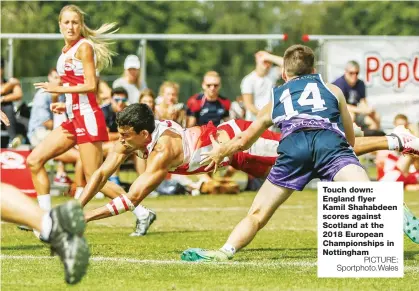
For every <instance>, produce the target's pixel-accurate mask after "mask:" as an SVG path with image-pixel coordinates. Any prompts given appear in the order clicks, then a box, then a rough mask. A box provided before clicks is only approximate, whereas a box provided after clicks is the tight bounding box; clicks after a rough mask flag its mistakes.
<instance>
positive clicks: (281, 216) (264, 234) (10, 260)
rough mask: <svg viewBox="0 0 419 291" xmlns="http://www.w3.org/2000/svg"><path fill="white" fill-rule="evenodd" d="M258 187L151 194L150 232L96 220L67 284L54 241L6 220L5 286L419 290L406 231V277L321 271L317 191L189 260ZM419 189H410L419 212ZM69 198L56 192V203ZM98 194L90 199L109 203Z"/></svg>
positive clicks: (120, 220)
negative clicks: (208, 259)
mask: <svg viewBox="0 0 419 291" xmlns="http://www.w3.org/2000/svg"><path fill="white" fill-rule="evenodd" d="M253 197H254V193H244V194H241V195H237V196H229V195H220V196H197V197H191V196H177V197H157V198H148V199H146V200H145V203H144V205H146V206H148V207H150V208H153V209H154V210H156V211H157V214H158V218H157V221H156V222H155V223H154V224H153V226H152V227H151V229H150V232H149V234H148V235H147V236H145V237H135V238H134V237H129V236H128V235H129V234H130V232H131V231H132V229H133V225H134V217H133V215H132V214H131V213H126V214H124V215H121V216H118V217H114V218H109V219H105V220H102V221H97V222H93V223H91V224H89V225H88V229H87V232H86V237H87V239H88V241H89V244H90V249H91V252H92V259H91V263H90V266H89V270H88V274H87V275H86V277H85V278H84V279H83V281H82V282H81V283H80V284H79V285H77V286H74V287H66V285H65V283H64V275H63V270H62V266H61V264H60V262H59V260H58V258H57V257H53V258H51V257H49V249H48V248H47V247H46V246H45V245H44V244H42V243H40V242H39V241H37V239H35V237H34V236H33V235H32V234H31V233H28V232H22V231H19V230H17V229H16V226H15V225H12V224H7V223H5V224H2V234H1V240H2V247H1V251H2V260H1V264H2V268H1V271H2V274H1V288H2V290H63V289H65V288H69V289H70V288H71V290H184V289H189V290H191V289H195V290H196V289H199V290H201V289H205V290H220V289H223V290H226V289H234V290H237V289H240V290H248V289H252V290H254V289H264V290H274V289H275V290H357V291H360V290H381V291H382V290H403V291H408V290H419V246H418V245H415V244H413V243H412V242H411V241H410V240H408V239H407V238H405V245H404V248H405V276H404V278H402V279H318V278H317V267H316V260H317V236H316V234H317V232H316V193H315V192H314V191H303V192H300V193H295V194H294V195H293V196H292V197H291V198H290V199H289V200H288V201H287V202H286V203H285V204H284V205H283V206H282V207H281V208H280V210H279V211H278V212H277V213H276V214H275V215H274V217H273V218H272V220H271V221H270V223H269V224H268V225H267V226H266V227H265V228H264V229H263V230H262V231H261V232H260V233H259V235H258V236H257V237H256V239H255V240H254V241H253V242H252V243H251V244H250V245H249V246H248V247H247V248H246V249H244V250H243V251H242V252H240V253H238V254H237V255H236V257H235V259H234V260H233V261H231V262H228V263H223V264H215V263H200V264H197V263H185V262H182V261H180V259H179V258H180V254H181V252H182V251H183V250H184V249H186V248H189V247H202V248H218V247H220V246H221V245H222V244H223V243H224V241H225V239H226V238H227V236H228V234H229V233H230V231H231V230H232V228H233V227H234V225H235V224H236V223H237V222H238V221H239V220H240V219H241V218H242V217H243V216H244V215H245V213H246V212H247V209H248V207H249V206H250V204H251V202H252V199H253ZM418 198H419V196H418V193H412V192H410V193H405V200H406V201H407V203H408V205H409V206H410V208H411V209H412V211H413V212H415V213H419V199H418ZM64 199H65V198H56V199H55V200H54V202H55V203H61V202H63V200H64ZM105 202H106V200H94V201H92V203H91V204H90V205H89V206H88V208H93V207H97V206H101V205H104V204H105Z"/></svg>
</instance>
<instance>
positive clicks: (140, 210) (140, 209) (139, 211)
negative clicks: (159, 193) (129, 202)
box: [133, 204, 150, 219]
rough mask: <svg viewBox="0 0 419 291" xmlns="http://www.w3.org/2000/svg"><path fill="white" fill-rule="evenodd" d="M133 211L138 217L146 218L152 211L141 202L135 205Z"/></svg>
mask: <svg viewBox="0 0 419 291" xmlns="http://www.w3.org/2000/svg"><path fill="white" fill-rule="evenodd" d="M133 213H134V215H135V216H136V217H137V219H144V218H147V216H148V214H149V213H150V211H149V210H148V209H147V208H145V207H144V206H142V205H141V204H140V205H138V206H137V207H135V209H134V211H133Z"/></svg>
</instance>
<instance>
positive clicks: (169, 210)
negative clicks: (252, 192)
mask: <svg viewBox="0 0 419 291" xmlns="http://www.w3.org/2000/svg"><path fill="white" fill-rule="evenodd" d="M149 208H151V207H149ZM249 208H250V205H249V206H245V207H240V206H237V207H190V208H175V207H171V208H151V209H152V210H154V211H156V212H197V211H199V212H201V211H208V212H210V211H247V210H249ZM306 208H313V206H310V205H282V206H281V207H280V209H306Z"/></svg>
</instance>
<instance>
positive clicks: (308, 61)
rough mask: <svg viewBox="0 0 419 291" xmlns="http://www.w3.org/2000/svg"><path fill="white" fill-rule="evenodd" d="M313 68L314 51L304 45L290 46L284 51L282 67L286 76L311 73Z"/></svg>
mask: <svg viewBox="0 0 419 291" xmlns="http://www.w3.org/2000/svg"><path fill="white" fill-rule="evenodd" d="M313 68H314V53H313V50H312V49H311V48H309V47H308V46H305V45H300V44H296V45H293V46H290V47H289V48H288V49H287V50H286V51H285V53H284V69H285V72H286V73H287V76H289V77H293V76H301V75H307V74H311V73H312V72H313Z"/></svg>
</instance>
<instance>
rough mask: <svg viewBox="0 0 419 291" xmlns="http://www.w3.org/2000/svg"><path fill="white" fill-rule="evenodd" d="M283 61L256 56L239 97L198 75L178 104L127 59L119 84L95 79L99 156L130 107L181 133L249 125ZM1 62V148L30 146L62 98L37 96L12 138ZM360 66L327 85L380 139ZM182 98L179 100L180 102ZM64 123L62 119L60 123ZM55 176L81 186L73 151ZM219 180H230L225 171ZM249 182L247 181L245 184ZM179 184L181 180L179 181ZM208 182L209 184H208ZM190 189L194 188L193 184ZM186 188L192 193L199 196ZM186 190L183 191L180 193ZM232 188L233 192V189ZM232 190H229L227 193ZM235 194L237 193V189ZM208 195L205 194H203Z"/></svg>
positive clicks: (10, 87)
mask: <svg viewBox="0 0 419 291" xmlns="http://www.w3.org/2000/svg"><path fill="white" fill-rule="evenodd" d="M282 66H283V59H282V57H280V56H276V55H274V54H272V53H269V52H267V51H259V52H257V53H256V54H255V68H254V70H253V71H251V72H250V73H249V74H247V75H246V76H244V77H243V79H242V81H241V84H240V93H241V94H240V95H238V96H224V95H222V93H221V92H222V77H221V76H220V74H219V72H216V71H208V72H206V73H204V74H203V77H202V83H201V88H202V91H200V92H197V93H196V94H193V95H192V96H190V97H188V98H181V99H182V100H186V102H185V103H181V102H179V93H180V86H179V84H178V83H176V82H174V81H171V80H167V81H164V82H163V83H162V84H161V85H160V87H159V88H158V91H157V92H158V94H157V95H156V94H155V93H154V91H153V89H152V88H148V87H147V84H146V83H144V82H142V81H141V80H142V78H141V70H140V69H141V63H140V59H139V58H138V57H137V56H136V55H128V56H127V57H126V58H125V61H124V71H123V73H122V76H121V77H120V78H117V79H116V80H115V81H114V82H113V83H112V84H111V86H109V84H108V83H107V82H105V81H103V80H102V79H101V78H100V77H98V79H97V102H98V104H100V106H101V109H102V111H103V113H104V115H105V119H106V124H107V128H108V132H109V138H110V141H109V142H107V143H104V145H103V150H104V154H105V156H106V154H107V153H108V152H109V150H110V149H111V147H112V141H115V140H117V139H118V138H119V135H118V131H117V125H116V122H115V120H116V114H117V113H118V112H120V111H122V110H123V109H124V108H125V107H126V106H128V105H129V104H133V103H144V104H147V105H148V106H149V107H150V108H151V109H152V110H153V112H154V113H155V118H156V119H159V120H165V119H166V120H173V121H175V122H177V123H178V124H180V125H181V126H182V127H192V126H196V125H199V126H200V125H205V124H207V123H209V122H212V123H213V124H214V125H216V126H217V125H219V124H220V123H222V122H225V121H228V120H229V119H246V120H251V121H252V120H255V118H256V116H257V114H258V112H259V110H260V109H261V108H262V107H263V106H265V105H266V104H267V103H268V102H269V101H270V98H271V92H272V88H273V87H274V86H276V85H278V84H279V82H280V79H281V74H282ZM3 68H4V60H3V59H2V62H1V78H0V79H1V98H0V102H1V110H2V111H3V112H4V113H5V114H6V115H7V117H8V118H9V120H10V126H9V127H8V128H7V133H8V142H7V144H4V143H3V142H2V147H16V146H18V145H20V144H21V143H25V142H26V143H27V144H30V145H31V146H36V145H37V144H38V143H39V142H40V141H42V139H43V138H45V136H46V135H47V134H48V133H49V132H50V131H51V130H52V129H53V128H55V127H56V126H59V125H60V123H61V122H63V116H62V115H60V116H55V115H54V114H53V113H52V112H51V111H50V104H51V103H53V102H56V101H57V100H60V99H61V100H64V99H65V96H58V95H54V94H50V93H46V92H44V91H43V90H42V89H40V90H38V91H37V92H36V94H35V96H34V97H33V100H32V102H31V107H32V109H31V113H30V118H29V122H28V125H27V128H26V132H25V133H23V134H19V133H18V128H19V124H18V121H17V118H16V111H15V108H14V102H15V101H19V100H20V99H21V98H22V96H23V92H22V88H21V86H20V82H19V80H17V79H16V78H10V79H9V80H6V79H5V78H4V74H3V73H4V72H3ZM359 73H360V66H359V64H358V63H357V62H355V61H349V62H348V63H347V65H346V67H345V71H344V73H343V75H342V76H341V77H339V78H338V79H336V80H335V81H333V84H335V85H336V86H338V87H339V88H340V89H341V90H342V92H343V94H344V95H345V97H346V101H347V104H348V109H349V112H350V114H351V116H352V118H353V122H354V123H356V124H357V125H358V126H359V127H361V129H362V130H363V131H364V133H365V135H384V132H383V131H382V130H381V128H380V116H379V114H378V113H377V112H376V111H375V110H374V108H373V107H371V106H370V105H369V104H368V102H367V94H366V88H365V84H364V82H363V81H362V80H360V79H359V78H358V76H359ZM48 81H49V82H51V83H57V84H59V83H60V82H61V81H60V78H59V76H58V74H57V72H56V70H55V69H51V70H50V72H49V74H48ZM182 97H185V96H182ZM64 118H65V117H64ZM56 161H57V162H58V164H57V174H56V177H55V179H54V182H56V183H57V184H60V183H61V184H69V183H71V182H72V181H71V180H70V179H69V178H68V176H67V174H66V173H65V170H64V163H72V164H74V165H75V170H76V175H75V184H76V185H77V187H79V188H80V189H81V187H83V185H84V183H85V182H84V179H83V173H82V167H81V165H80V157H79V154H78V151H77V149H76V148H73V149H71V150H70V151H68V152H67V153H64V154H63V155H61V156H59V157H57V158H56ZM132 161H133V164H134V166H135V169H136V170H137V172H139V173H140V172H141V171H142V165H141V163H140V162H139V161H138V158H137V157H136V156H133V157H132ZM227 172H228V174H227V173H224V174H225V175H227V176H228V175H231V172H232V170H231V169H229V170H228V171H227ZM118 174H119V169H118V170H117V171H116V172H115V174H114V175H113V176H112V177H111V178H110V180H112V181H113V182H115V183H117V184H121V181H120V178H119V176H118ZM251 179H252V178H251V177H250V179H249V181H250V180H251ZM182 180H183V181H184V180H185V179H182ZM186 180H187V179H186ZM203 180H204V181H205V183H204V186H205V185H206V186H208V185H210V184H211V183H214V180H212V178H211V177H205V178H204V179H203ZM208 181H209V182H208ZM195 184H196V183H195ZM195 184H194V183H193V182H190V185H187V186H191V185H192V186H191V187H189V188H192V190H195V193H196V191H201V190H202V189H200V188H199V187H201V186H202V183H198V184H199V185H201V186H199V187H198V189H195V188H196V187H193V185H195ZM186 188H187V189H188V187H186ZM233 188H234V189H236V188H237V187H236V186H234V185H233ZM233 188H232V189H233ZM237 189H238V188H237ZM209 192H210V191H209Z"/></svg>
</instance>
